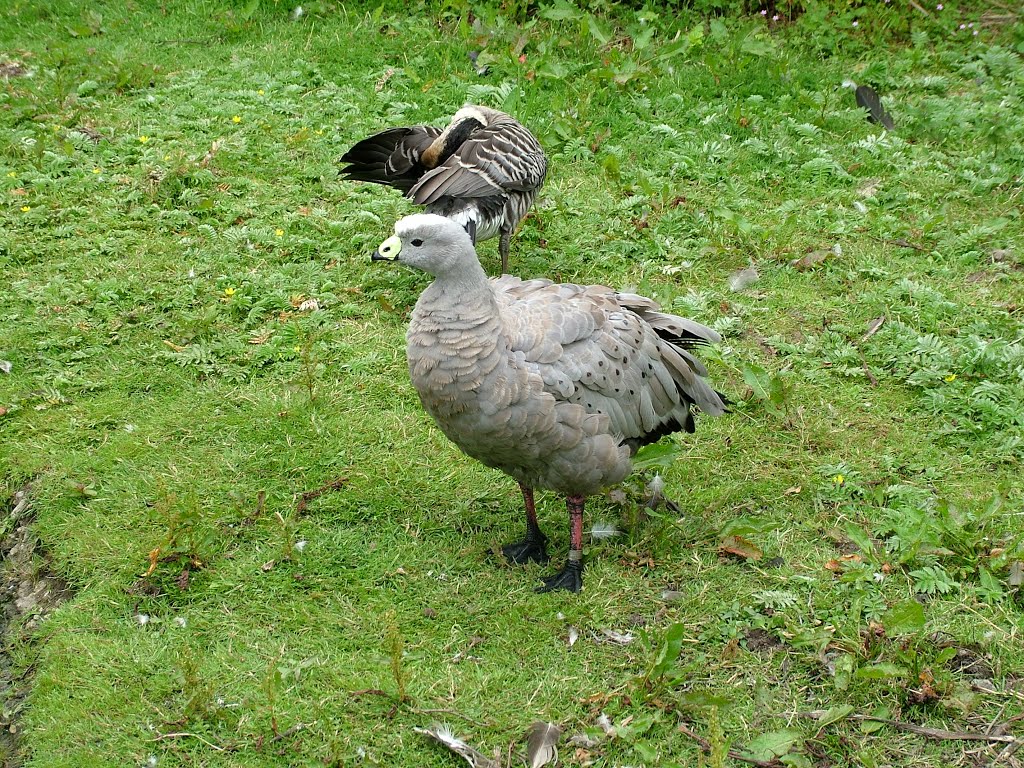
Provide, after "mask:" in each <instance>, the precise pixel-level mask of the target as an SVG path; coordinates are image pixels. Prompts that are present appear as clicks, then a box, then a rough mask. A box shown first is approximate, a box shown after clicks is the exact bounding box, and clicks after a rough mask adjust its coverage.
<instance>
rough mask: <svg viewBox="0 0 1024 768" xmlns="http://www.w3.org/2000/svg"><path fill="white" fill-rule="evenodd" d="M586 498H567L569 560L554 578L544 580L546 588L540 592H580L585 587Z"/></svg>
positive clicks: (541, 588) (540, 589)
mask: <svg viewBox="0 0 1024 768" xmlns="http://www.w3.org/2000/svg"><path fill="white" fill-rule="evenodd" d="M585 501H586V498H585V497H584V496H567V497H566V499H565V506H566V508H567V509H568V510H569V560H568V562H567V563H566V564H565V568H563V569H562V570H561V571H559V572H558V573H556V574H555V575H554V576H548V577H547V578H546V579H544V586H543V587H540V588H539V589H538V590H537V591H538V592H551V591H552V590H555V589H565V590H568V591H569V592H579V591H580V589H582V587H583V503H584V502H585Z"/></svg>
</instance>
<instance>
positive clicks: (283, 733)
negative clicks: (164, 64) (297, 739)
mask: <svg viewBox="0 0 1024 768" xmlns="http://www.w3.org/2000/svg"><path fill="white" fill-rule="evenodd" d="M305 727H306V726H305V725H303V724H302V723H296V724H295V725H293V726H292V727H291V728H289V729H288V730H287V731H281V732H280V733H279V734H277V735H275V736H274V738H272V739H271V740H270V743H271V744H273V743H274V742H276V741H281V740H282V739H287V738H288V737H289V736H291V735H292V734H293V733H298V732H299V731H301V730H302V729H303V728H305Z"/></svg>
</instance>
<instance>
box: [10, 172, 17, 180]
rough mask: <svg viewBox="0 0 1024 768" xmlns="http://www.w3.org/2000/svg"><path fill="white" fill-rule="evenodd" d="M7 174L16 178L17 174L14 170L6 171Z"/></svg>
mask: <svg viewBox="0 0 1024 768" xmlns="http://www.w3.org/2000/svg"><path fill="white" fill-rule="evenodd" d="M7 175H8V176H10V177H11V178H12V179H16V178H18V174H16V173H15V172H14V171H8V172H7Z"/></svg>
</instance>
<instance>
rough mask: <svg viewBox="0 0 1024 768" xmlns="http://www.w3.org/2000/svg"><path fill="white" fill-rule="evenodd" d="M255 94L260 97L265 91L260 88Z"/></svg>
mask: <svg viewBox="0 0 1024 768" xmlns="http://www.w3.org/2000/svg"><path fill="white" fill-rule="evenodd" d="M256 93H258V94H259V95H260V96H262V95H263V94H264V93H265V91H264V90H263V89H262V88H260V89H259V90H258V91H256Z"/></svg>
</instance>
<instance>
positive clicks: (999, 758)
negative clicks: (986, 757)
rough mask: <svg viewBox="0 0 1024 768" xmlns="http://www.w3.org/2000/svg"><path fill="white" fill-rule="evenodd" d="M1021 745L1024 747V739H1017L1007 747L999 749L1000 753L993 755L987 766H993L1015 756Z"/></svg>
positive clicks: (989, 767) (990, 767) (991, 767)
mask: <svg viewBox="0 0 1024 768" xmlns="http://www.w3.org/2000/svg"><path fill="white" fill-rule="evenodd" d="M1021 747H1024V739H1015V740H1014V742H1013V743H1012V744H1007V745H1006V746H1005V747H1003V748H1002V749H1001V750H999V754H998V755H996V756H995V757H993V758H992V760H991V761H989V763H988V765H986V767H985V768H993V766H996V765H998V764H999V763H1001V762H1003V761H1004V760H1009V759H1010V758H1011V757H1013V755H1014V753H1015V752H1016V751H1017V750H1018V749H1020V748H1021Z"/></svg>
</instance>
